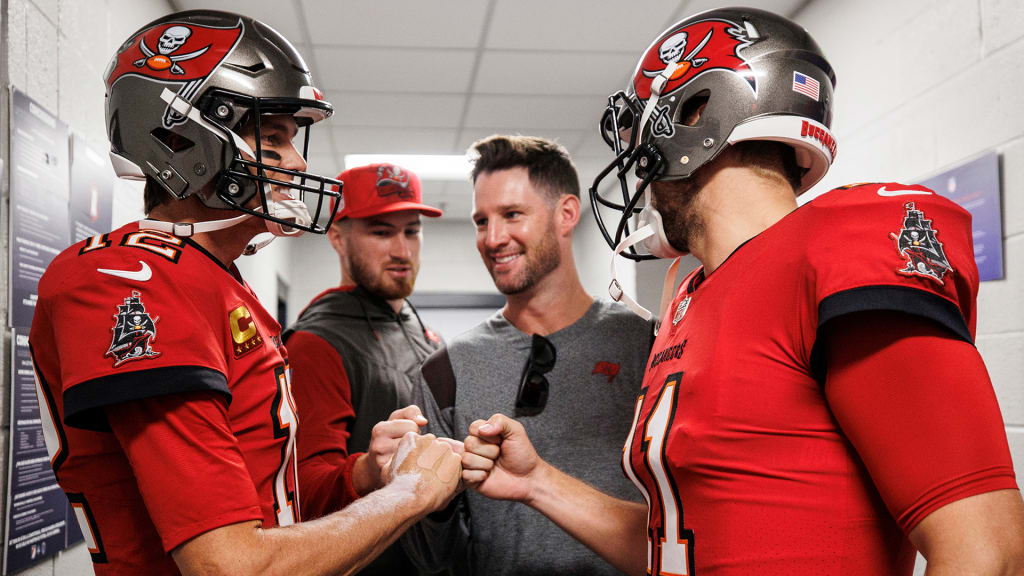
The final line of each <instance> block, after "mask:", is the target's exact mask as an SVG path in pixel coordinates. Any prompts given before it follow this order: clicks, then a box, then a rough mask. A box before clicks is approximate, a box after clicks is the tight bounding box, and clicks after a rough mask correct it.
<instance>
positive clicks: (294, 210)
mask: <svg viewBox="0 0 1024 576" xmlns="http://www.w3.org/2000/svg"><path fill="white" fill-rule="evenodd" d="M267 207H268V209H269V210H268V214H269V215H271V216H273V217H274V218H279V219H281V220H290V221H293V222H295V223H296V224H297V225H299V226H308V225H309V224H310V223H311V222H312V221H313V219H312V217H310V215H309V209H308V208H306V205H305V204H304V203H303V202H302V201H301V200H292V199H288V200H281V201H280V202H268V203H267ZM262 210H263V208H262V207H258V208H256V211H257V212H262ZM256 217H257V216H255V215H253V214H241V215H239V216H235V217H233V218H225V219H223V220H205V221H203V222H167V221H164V220H152V219H148V218H147V219H145V220H139V229H141V230H158V231H160V232H164V233H167V234H171V235H174V236H179V237H183V238H188V237H190V236H194V235H196V234H202V233H205V232H213V231H216V230H224V229H226V228H231V227H232V226H235V225H237V224H241V223H242V222H245V221H246V220H248V219H250V218H256ZM266 226H267V233H269V237H267V238H264V239H262V240H259V241H255V238H259V237H261V236H264V234H259V235H257V236H256V237H255V238H254V239H253V241H252V242H250V243H249V245H248V246H246V247H245V252H243V254H245V255H252V254H255V253H256V252H257V251H259V250H260V249H261V248H263V247H265V246H266V245H267V244H270V243H271V242H273V241H274V238H277V237H279V236H301V235H302V233H303V230H301V229H299V228H293V227H291V226H288V225H286V224H281V223H280V222H274V221H273V220H266Z"/></svg>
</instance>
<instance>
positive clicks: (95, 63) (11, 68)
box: [0, 0, 171, 576]
mask: <svg viewBox="0 0 1024 576" xmlns="http://www.w3.org/2000/svg"><path fill="white" fill-rule="evenodd" d="M3 6H4V7H5V8H6V10H5V11H4V12H3V14H2V15H0V16H2V18H3V22H4V29H5V30H6V33H7V35H6V37H5V38H4V39H3V40H4V42H5V43H6V48H7V51H6V53H7V59H6V61H4V62H0V69H3V70H5V71H6V73H7V76H6V77H5V78H4V79H3V80H4V81H5V82H9V83H10V84H11V85H13V86H15V87H17V88H18V89H20V90H22V91H24V92H25V93H27V94H28V95H29V96H31V97H32V98H34V99H35V100H36V101H38V102H40V103H42V105H43V106H45V107H46V108H47V109H48V110H49V111H50V112H53V113H55V114H56V115H57V116H58V117H59V118H60V119H61V120H63V121H64V122H66V123H67V124H68V125H69V126H70V127H71V129H72V130H74V131H75V132H78V133H79V134H81V135H83V136H84V137H85V138H87V139H88V140H89V141H90V143H92V144H93V145H95V146H96V147H97V148H98V149H100V150H105V149H107V147H108V144H107V138H106V133H105V130H104V120H103V92H104V88H103V71H104V69H105V68H106V65H107V62H108V61H109V60H110V57H111V56H113V54H114V51H115V50H116V49H117V47H118V45H119V44H120V43H121V42H122V41H123V40H124V39H125V38H127V37H128V35H129V34H131V33H132V32H134V31H135V30H136V29H138V28H139V27H141V26H142V25H144V24H146V23H147V22H149V21H151V20H153V19H155V18H158V17H159V16H162V15H163V14H166V13H167V12H170V11H171V9H170V4H169V3H168V2H167V1H166V0H7V1H6V2H4V3H3ZM0 84H2V83H0ZM4 97H7V93H6V91H4ZM5 108H6V106H5ZM6 128H7V125H6V119H5V124H4V129H5V130H6ZM2 137H3V141H4V145H3V152H4V161H5V162H4V163H5V168H7V167H9V166H10V162H9V157H8V155H7V154H8V146H7V141H8V138H7V134H6V132H5V133H4V134H3V135H2ZM5 172H6V170H5ZM2 187H3V198H2V202H3V209H2V212H3V218H4V224H3V225H2V226H0V229H2V232H0V244H2V245H0V270H2V271H3V273H2V274H0V293H2V294H3V296H2V302H3V307H2V310H0V323H2V324H3V325H4V326H6V324H7V314H8V309H7V306H6V304H7V302H6V298H7V296H6V294H7V266H8V242H9V233H8V231H7V225H6V224H7V220H6V218H7V217H8V214H9V212H8V209H9V207H10V201H9V198H10V195H9V189H8V185H7V178H6V174H5V177H4V178H3V184H2ZM141 215H142V188H141V186H140V185H139V184H138V183H133V182H127V181H120V182H118V184H117V185H116V186H115V188H114V210H113V221H114V226H115V227H116V226H120V225H121V224H124V223H126V222H128V221H131V220H136V219H138V218H139V217H140V216H141ZM10 347H11V343H10V339H9V337H8V332H7V330H6V329H5V330H4V331H3V352H2V354H0V365H2V367H3V371H2V374H3V382H4V391H3V393H2V395H0V414H2V418H3V435H2V439H0V441H2V443H3V446H2V449H0V462H2V475H3V484H4V487H5V489H4V490H3V492H2V494H0V510H4V509H6V502H4V501H3V498H5V497H6V492H7V491H6V483H7V456H8V450H7V441H8V436H9V433H10V422H9V417H8V412H9V408H8V407H7V402H8V398H9V397H10V368H9V366H8V364H9V358H10V350H11V348H10ZM22 574H27V575H32V576H51V575H80V574H92V562H91V561H90V559H89V553H88V551H87V550H86V549H85V546H84V545H81V544H80V545H78V546H74V547H72V548H71V549H69V550H67V551H65V552H62V553H60V554H59V555H58V556H57V557H55V558H51V559H47V560H43V561H40V562H39V563H37V564H35V565H33V566H32V567H31V568H29V569H28V570H26V571H25V572H22Z"/></svg>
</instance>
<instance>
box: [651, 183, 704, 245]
mask: <svg viewBox="0 0 1024 576" xmlns="http://www.w3.org/2000/svg"><path fill="white" fill-rule="evenodd" d="M702 187H703V183H702V182H700V181H699V178H698V177H697V176H693V177H690V178H687V179H684V180H670V181H666V182H652V183H651V197H652V198H653V204H654V207H655V208H656V209H657V210H658V213H660V214H661V219H662V222H663V224H664V228H665V238H667V239H668V241H669V243H670V244H672V247H673V248H675V249H676V250H679V251H680V252H684V253H689V252H690V244H692V242H693V239H694V238H697V237H699V236H702V235H703V234H704V219H703V218H702V217H701V216H700V214H699V213H698V211H697V206H698V202H699V200H698V194H700V190H701V188H702Z"/></svg>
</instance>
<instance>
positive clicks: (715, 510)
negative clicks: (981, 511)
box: [623, 184, 1016, 576]
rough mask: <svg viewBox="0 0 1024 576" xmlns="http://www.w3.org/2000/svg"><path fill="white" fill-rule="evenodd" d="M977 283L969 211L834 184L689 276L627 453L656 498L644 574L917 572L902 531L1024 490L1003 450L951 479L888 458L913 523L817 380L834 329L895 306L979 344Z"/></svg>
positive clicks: (671, 313) (928, 197)
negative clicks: (708, 270) (858, 315)
mask: <svg viewBox="0 0 1024 576" xmlns="http://www.w3.org/2000/svg"><path fill="white" fill-rule="evenodd" d="M977 289H978V278H977V268H976V266H975V263H974V257H973V249H972V240H971V227H970V215H969V214H968V213H967V212H966V211H964V210H963V209H961V208H959V207H958V206H956V205H955V204H953V203H952V202H950V201H949V200H947V199H945V198H942V197H940V196H937V195H935V194H934V193H933V192H931V191H929V190H927V189H926V188H923V187H919V186H903V185H899V184H885V185H881V184H867V185H860V186H851V187H847V188H842V189H837V190H833V191H831V192H830V193H828V194H825V195H823V196H820V197H818V198H816V199H814V200H812V201H811V202H809V203H808V204H806V205H804V206H802V207H800V208H798V209H797V210H796V211H794V212H792V213H791V214H789V215H787V216H786V217H785V218H783V219H782V220H780V221H779V222H778V223H776V224H775V225H774V226H772V227H771V228H769V229H767V230H765V231H764V232H762V233H761V234H759V235H758V236H756V237H754V238H752V239H751V240H749V241H748V242H746V243H745V244H743V245H742V246H741V247H739V248H738V249H737V250H736V251H735V252H734V253H733V254H732V255H731V256H730V257H729V258H728V259H727V260H726V261H725V262H724V263H723V264H722V265H721V266H720V267H719V268H718V269H716V270H715V271H714V273H713V274H711V275H709V276H708V277H706V278H705V277H704V275H703V270H702V269H700V268H698V269H697V270H695V271H694V272H692V273H691V274H690V275H689V276H688V277H687V278H686V280H684V282H683V284H682V285H681V286H680V289H679V291H678V293H677V295H676V297H675V299H674V300H673V302H672V304H671V306H670V307H669V308H668V309H667V310H665V311H663V314H664V317H663V319H662V325H661V329H660V332H659V334H658V337H657V340H656V341H655V344H654V348H653V351H652V354H651V359H650V361H649V365H648V369H647V372H646V374H645V379H644V387H643V389H642V391H641V395H640V397H639V398H638V400H637V406H636V420H635V422H634V425H633V428H632V432H631V433H630V436H629V438H628V439H627V441H626V446H625V452H624V456H623V466H624V469H625V470H626V474H627V476H629V477H630V478H631V479H632V480H633V482H634V483H635V484H636V485H637V486H638V487H639V488H640V490H641V491H642V492H643V494H644V495H645V497H646V498H647V501H648V503H649V506H650V514H649V527H648V569H649V572H650V573H651V574H655V575H659V574H666V575H667V574H701V575H708V574H714V575H719V576H721V575H726V574H728V575H748V574H766V575H774V574H787V575H789V574H844V575H859V574H864V575H868V574H871V575H875V574H907V575H909V574H910V573H911V571H912V566H913V561H914V556H915V552H914V549H913V547H912V546H911V545H910V543H909V541H908V540H907V538H906V536H905V532H908V531H909V530H911V529H912V528H913V527H914V526H915V525H916V522H918V521H920V518H921V517H922V516H923V513H921V512H922V511H931V510H933V509H934V507H935V506H933V505H931V504H930V503H942V502H948V501H950V498H949V497H948V496H949V495H950V494H955V497H956V498H962V497H966V496H970V495H972V494H976V493H980V492H985V491H990V490H995V489H1001V488H1015V487H1016V484H1015V481H1014V477H1013V470H1012V466H1011V465H1010V462H1009V454H1008V452H1006V453H1005V456H1000V455H998V454H1002V452H999V451H997V456H996V457H994V458H993V461H990V462H986V463H985V465H984V466H979V467H977V468H975V469H972V470H971V471H972V472H973V473H974V474H966V475H960V476H957V477H956V478H955V479H953V480H951V481H949V482H946V481H945V480H946V479H947V477H946V476H943V474H944V473H945V472H946V471H944V470H942V469H941V467H942V466H943V463H941V462H940V463H939V464H937V465H935V466H937V467H932V466H925V465H921V466H916V464H918V463H916V462H900V461H896V459H897V458H898V457H897V456H896V455H895V454H894V455H893V456H892V457H891V459H890V460H889V461H891V466H889V468H893V467H896V468H897V474H905V475H907V476H908V477H909V475H913V476H914V481H915V482H918V483H919V484H920V486H922V489H921V491H920V492H919V493H918V494H919V497H917V498H912V499H907V501H911V500H912V501H913V506H914V513H905V512H908V511H905V510H893V511H892V512H890V510H889V509H887V504H888V505H889V506H890V507H893V506H899V504H893V502H891V500H893V498H890V499H889V500H890V501H886V500H885V494H880V492H879V490H878V489H877V488H876V486H875V483H874V482H873V481H872V477H871V476H870V475H869V473H868V471H867V470H866V468H865V466H864V464H863V463H862V461H861V460H860V458H859V457H858V454H857V452H856V450H855V448H854V447H853V446H852V445H851V443H850V441H849V439H848V438H847V437H846V436H845V435H844V433H843V431H842V430H841V429H840V427H839V425H838V424H837V422H836V420H835V418H834V417H833V415H832V412H831V411H830V407H829V405H828V402H827V400H826V395H825V390H824V387H823V386H824V383H825V380H826V378H825V376H826V372H827V370H826V368H827V366H826V362H825V358H826V356H827V355H826V354H824V351H823V350H821V349H819V347H818V345H819V344H821V342H819V329H820V328H821V327H822V326H824V324H825V323H826V322H828V321H829V320H830V319H832V318H836V317H839V316H842V315H844V314H848V313H851V312H857V311H868V310H891V311H898V313H900V314H902V313H908V314H913V315H916V316H919V317H925V318H929V319H932V320H934V321H935V322H938V323H939V324H941V325H942V326H944V327H945V328H946V329H947V330H948V335H949V337H950V338H955V339H960V340H963V341H966V342H973V335H974V327H975V315H976V311H975V298H976V295H977ZM822 340H823V339H822ZM907 362H908V364H913V363H914V362H927V358H908V359H907ZM907 380H913V373H912V371H910V370H908V372H907ZM927 384H928V383H927V382H916V383H913V384H912V385H915V386H927ZM986 385H987V382H986ZM993 398H994V397H993ZM946 401H948V402H950V403H955V402H957V401H958V398H957V397H956V396H953V395H951V396H950V397H948V399H947V400H946ZM998 418H999V416H998V410H995V416H994V419H996V420H998ZM886 425H887V426H888V425H890V423H886ZM892 426H893V427H894V429H895V430H897V431H899V432H903V429H901V428H900V427H899V426H900V424H899V423H894V424H892ZM995 429H996V430H997V431H1001V428H999V427H998V426H996V427H995ZM910 432H912V430H911V431H910ZM1004 440H1005V438H1004ZM893 442H894V443H898V442H899V436H895V437H894V440H893ZM882 451H883V452H884V451H886V450H885V449H884V448H883V450H882ZM1003 451H1005V448H1004V449H1003ZM893 452H894V453H895V452H896V451H895V450H893ZM881 459H882V460H884V455H883V457H882V458H881ZM939 460H941V458H940V459H939ZM899 466H906V467H907V469H909V470H904V471H902V472H900V471H899V468H898V467H899ZM959 470H960V469H957V471H956V474H959ZM929 475H930V476H929ZM940 479H941V480H942V481H940ZM915 485H917V484H915ZM896 518H900V521H899V522H897V520H896Z"/></svg>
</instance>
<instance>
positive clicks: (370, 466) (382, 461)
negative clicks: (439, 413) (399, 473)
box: [352, 406, 427, 495]
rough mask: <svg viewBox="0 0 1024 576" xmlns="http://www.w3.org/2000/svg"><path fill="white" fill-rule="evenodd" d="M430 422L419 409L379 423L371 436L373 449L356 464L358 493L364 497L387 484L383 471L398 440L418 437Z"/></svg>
mask: <svg viewBox="0 0 1024 576" xmlns="http://www.w3.org/2000/svg"><path fill="white" fill-rule="evenodd" d="M426 424H427V419H426V418H424V417H423V414H422V413H421V412H420V409H419V407H417V406H406V407H405V408H402V409H400V410H395V411H394V412H392V413H391V416H389V417H388V419H387V421H386V422H378V423H376V424H375V425H374V426H373V431H372V432H371V433H370V446H369V447H368V448H367V450H366V454H363V455H362V456H360V457H359V459H358V460H356V463H355V466H354V470H353V476H354V477H353V479H352V484H353V485H354V486H355V488H356V492H358V493H359V494H362V495H365V494H368V493H370V492H372V491H374V490H376V489H378V488H380V487H382V486H384V484H386V483H387V481H386V479H385V478H384V470H385V469H386V468H387V465H388V463H389V462H391V458H392V456H393V455H394V453H395V448H396V447H397V446H398V442H399V440H401V439H402V437H403V436H405V434H407V433H409V432H415V433H419V431H420V426H425V425H426Z"/></svg>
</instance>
